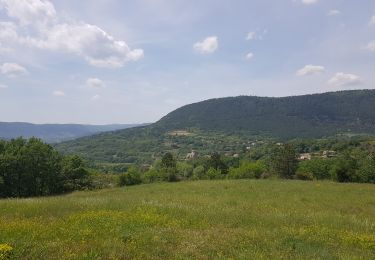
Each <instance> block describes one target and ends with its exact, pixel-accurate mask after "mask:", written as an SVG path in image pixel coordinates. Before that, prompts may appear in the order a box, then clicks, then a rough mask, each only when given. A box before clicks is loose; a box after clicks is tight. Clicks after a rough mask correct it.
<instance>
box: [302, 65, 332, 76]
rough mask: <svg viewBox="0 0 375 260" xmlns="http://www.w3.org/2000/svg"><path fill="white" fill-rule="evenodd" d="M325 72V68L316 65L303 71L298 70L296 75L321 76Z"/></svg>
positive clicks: (304, 68)
mask: <svg viewBox="0 0 375 260" xmlns="http://www.w3.org/2000/svg"><path fill="white" fill-rule="evenodd" d="M324 71H325V68H324V67H323V66H315V65H306V66H305V67H303V68H302V69H300V70H298V71H297V73H296V75H297V76H307V75H313V74H320V73H323V72H324Z"/></svg>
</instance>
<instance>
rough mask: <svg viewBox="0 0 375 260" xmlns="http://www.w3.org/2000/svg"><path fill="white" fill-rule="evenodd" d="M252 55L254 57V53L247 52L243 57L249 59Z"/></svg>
mask: <svg viewBox="0 0 375 260" xmlns="http://www.w3.org/2000/svg"><path fill="white" fill-rule="evenodd" d="M253 57H254V54H253V53H252V52H249V53H248V54H246V56H245V59H247V60H251V59H252V58H253Z"/></svg>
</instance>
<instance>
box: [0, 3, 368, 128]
mask: <svg viewBox="0 0 375 260" xmlns="http://www.w3.org/2000/svg"><path fill="white" fill-rule="evenodd" d="M374 72H375V1H374V0H360V1H353V0H200V1H191V0H133V1H130V0H80V1H77V0H0V121H6V122H32V123H84V124H111V123H143V122H155V121H157V120H158V119H160V118H161V117H163V116H164V115H166V114H167V113H169V112H171V111H173V110H174V109H176V108H178V107H181V106H183V105H186V104H189V103H193V102H198V101H202V100H206V99H210V98H218V97H226V96H238V95H256V96H290V95H302V94H312V93H322V92H329V91H338V90H348V89H372V88H375V73H374Z"/></svg>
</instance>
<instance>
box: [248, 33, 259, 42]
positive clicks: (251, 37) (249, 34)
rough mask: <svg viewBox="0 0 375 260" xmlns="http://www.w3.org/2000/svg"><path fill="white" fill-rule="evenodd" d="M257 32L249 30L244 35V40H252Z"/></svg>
mask: <svg viewBox="0 0 375 260" xmlns="http://www.w3.org/2000/svg"><path fill="white" fill-rule="evenodd" d="M256 35H257V33H256V32H249V33H248V34H247V36H246V40H248V41H251V40H254V39H255V37H256Z"/></svg>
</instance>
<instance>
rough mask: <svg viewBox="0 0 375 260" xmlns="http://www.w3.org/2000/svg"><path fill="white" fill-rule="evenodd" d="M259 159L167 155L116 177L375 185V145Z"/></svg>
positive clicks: (288, 150)
mask: <svg viewBox="0 0 375 260" xmlns="http://www.w3.org/2000/svg"><path fill="white" fill-rule="evenodd" d="M265 152H266V156H260V158H259V159H251V157H243V158H232V157H230V158H228V157H224V156H222V155H220V154H219V153H213V154H212V155H211V156H206V157H203V158H199V159H195V160H192V161H185V162H181V161H177V159H176V157H175V156H174V155H173V154H172V153H170V152H167V153H165V154H164V156H163V157H162V159H161V160H158V161H156V162H155V163H154V165H153V166H152V167H151V168H150V169H148V170H142V169H141V168H139V167H136V166H133V167H131V168H130V169H129V170H128V171H127V172H126V173H124V174H122V175H120V182H119V183H120V186H126V185H135V184H140V183H152V182H158V181H180V180H210V179H265V178H280V179H297V180H331V181H337V182H357V183H374V184H375V146H373V145H364V146H361V147H358V148H355V149H350V150H349V149H347V150H345V151H344V152H343V153H342V154H340V155H338V156H337V157H334V158H322V157H315V158H312V159H311V160H303V161H301V160H299V152H298V147H296V146H295V145H293V144H289V143H288V144H283V145H280V146H278V147H274V148H273V149H272V150H271V151H265Z"/></svg>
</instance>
